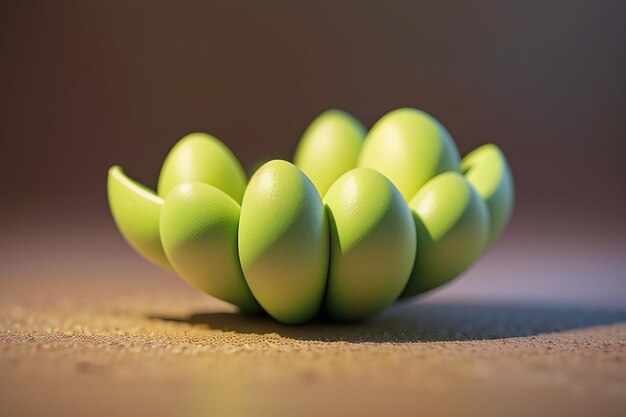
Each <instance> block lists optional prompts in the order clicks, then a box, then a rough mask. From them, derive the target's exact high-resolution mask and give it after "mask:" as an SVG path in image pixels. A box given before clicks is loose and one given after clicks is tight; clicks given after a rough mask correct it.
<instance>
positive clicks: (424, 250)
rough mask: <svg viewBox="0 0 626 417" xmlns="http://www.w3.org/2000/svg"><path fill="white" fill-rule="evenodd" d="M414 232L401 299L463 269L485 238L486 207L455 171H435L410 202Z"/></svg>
mask: <svg viewBox="0 0 626 417" xmlns="http://www.w3.org/2000/svg"><path fill="white" fill-rule="evenodd" d="M409 207H410V208H411V210H412V211H413V215H414V220H415V227H416V230H417V255H416V257H415V265H414V267H413V272H412V273H411V278H410V279H409V282H408V284H407V286H406V288H405V289H404V292H403V293H402V296H403V297H409V296H413V295H418V294H421V293H424V292H426V291H430V290H432V289H434V288H436V287H439V286H441V285H443V284H445V283H447V282H449V281H450V280H452V279H453V278H455V277H456V276H457V275H459V274H460V273H462V272H463V271H465V270H466V269H467V268H468V267H469V266H470V265H471V264H472V263H473V262H474V261H475V260H476V259H477V258H478V257H479V256H480V255H481V254H482V252H483V250H484V249H485V246H486V244H487V241H488V239H489V211H488V209H487V206H486V204H485V202H484V201H483V200H482V198H481V197H480V196H479V195H478V193H477V192H476V190H475V189H474V187H472V186H471V185H470V184H469V182H468V181H467V180H466V179H465V178H464V177H463V176H462V175H461V174H459V173H456V172H446V173H443V174H440V175H438V176H436V177H435V178H433V179H432V180H430V181H429V182H428V183H426V185H424V186H423V187H422V188H421V189H420V191H419V192H418V193H417V194H416V195H415V197H414V198H413V199H412V200H411V201H410V202H409Z"/></svg>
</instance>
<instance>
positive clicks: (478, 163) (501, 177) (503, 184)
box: [461, 144, 515, 243]
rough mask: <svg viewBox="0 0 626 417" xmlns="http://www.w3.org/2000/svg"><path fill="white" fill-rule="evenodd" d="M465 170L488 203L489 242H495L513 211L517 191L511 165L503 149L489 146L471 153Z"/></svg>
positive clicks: (464, 165) (463, 162) (464, 164)
mask: <svg viewBox="0 0 626 417" xmlns="http://www.w3.org/2000/svg"><path fill="white" fill-rule="evenodd" d="M461 170H462V171H463V173H464V174H465V178H467V180H468V181H469V182H470V184H472V185H473V186H474V188H476V191H478V194H479V195H480V196H481V197H482V198H483V200H485V202H486V203H487V207H488V208H489V214H490V231H489V243H493V241H495V240H496V239H497V237H498V236H499V235H500V234H501V233H502V231H503V230H504V228H505V227H506V225H507V223H508V222H509V219H510V218H511V214H512V212H513V204H514V200H515V189H514V186H513V175H512V174H511V169H510V168H509V164H508V163H507V161H506V158H505V157H504V154H503V153H502V151H501V150H500V148H498V147H497V146H496V145H493V144H487V145H483V146H481V147H479V148H476V149H474V150H473V151H472V152H470V153H469V154H467V155H466V156H465V158H463V160H462V161H461Z"/></svg>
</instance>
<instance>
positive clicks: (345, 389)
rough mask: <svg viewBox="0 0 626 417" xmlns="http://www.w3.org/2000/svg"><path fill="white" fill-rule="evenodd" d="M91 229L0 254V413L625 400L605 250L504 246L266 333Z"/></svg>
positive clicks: (618, 281) (429, 411)
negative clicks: (401, 289) (374, 297)
mask: <svg viewBox="0 0 626 417" xmlns="http://www.w3.org/2000/svg"><path fill="white" fill-rule="evenodd" d="M109 232H110V230H108V229H107V232H106V233H104V235H105V237H106V238H102V234H98V233H93V234H85V233H78V232H76V233H73V232H68V234H66V235H65V236H64V238H63V239H61V240H60V241H58V242H55V240H54V236H58V234H55V233H52V234H50V235H46V236H48V237H46V236H43V235H42V236H40V237H41V239H39V240H38V241H36V243H33V240H32V239H30V240H29V239H23V240H21V241H20V240H17V241H16V240H14V241H13V244H12V245H11V247H5V248H4V249H5V250H4V253H5V255H6V254H8V255H7V256H6V257H5V258H4V259H3V264H2V276H1V279H0V352H1V354H0V415H2V416H44V415H45V416H82V415H90V416H99V415H102V416H113V415H115V416H125V415H129V416H130V415H132V416H135V415H152V416H161V415H163V416H199V415H207V416H221V415H225V416H244V415H254V416H283V415H284V416H318V415H342V416H343V415H357V416H380V415H400V416H404V415H406V416H409V415H411V416H415V415H427V416H458V415H468V416H504V415H507V416H590V415H594V416H612V415H614V416H618V415H624V410H626V303H625V302H624V295H625V294H626V291H625V288H626V287H625V283H624V275H623V273H624V260H623V257H622V254H623V253H624V252H623V249H624V247H623V246H620V245H608V246H598V245H595V246H594V245H591V246H588V245H587V246H584V247H580V246H576V244H575V243H572V242H569V243H568V246H564V245H554V244H553V242H549V241H541V239H539V240H530V239H526V240H520V239H511V238H509V239H504V240H503V242H502V243H501V244H499V245H497V246H496V247H495V248H494V249H493V250H492V251H491V252H490V253H489V254H488V255H487V256H485V257H484V258H483V259H482V260H481V261H480V262H479V263H478V265H476V266H475V267H474V268H473V269H472V270H471V271H469V272H468V273H467V274H465V275H464V277H463V278H461V279H459V280H458V281H457V282H455V283H454V284H452V285H450V286H448V287H446V288H444V289H443V290H441V291H438V292H436V293H435V294H433V295H429V296H427V297H425V298H423V299H421V300H414V301H410V302H407V303H404V304H400V305H397V306H394V307H393V308H391V309H389V310H387V311H385V312H384V313H382V314H380V315H378V316H376V317H374V318H373V319H371V320H369V321H367V322H364V323H361V324H351V325H348V324H333V323H327V322H322V321H319V322H315V323H311V324H308V325H305V326H282V325H279V324H276V323H275V322H273V321H272V320H270V319H268V318H267V317H263V316H261V317H247V316H243V315H240V314H237V313H236V312H235V310H234V309H233V308H231V307H230V306H229V305H227V304H225V303H222V302H220V301H216V300H214V299H211V298H210V297H208V296H205V295H204V294H201V293H199V292H197V291H195V290H193V289H191V288H189V287H188V286H187V285H186V284H184V283H183V282H182V281H180V280H179V279H178V278H176V277H175V276H173V275H171V274H169V273H167V272H163V271H160V270H158V269H156V268H154V267H152V266H150V265H149V264H147V263H146V262H144V261H143V260H141V259H139V258H138V257H137V256H135V255H134V254H132V253H131V251H130V249H128V248H127V247H126V246H125V244H124V243H123V242H122V241H121V240H120V239H119V238H118V237H117V236H116V235H114V234H113V233H112V232H111V233H109ZM559 248H560V249H559ZM594 248H595V249H594ZM607 248H613V249H611V250H609V249H607ZM38 251H39V252H38ZM35 254H37V256H35ZM548 254H549V255H548ZM574 254H578V255H577V256H574ZM598 282H600V283H601V284H602V285H598Z"/></svg>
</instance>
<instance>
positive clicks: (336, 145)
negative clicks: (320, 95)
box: [294, 110, 366, 196]
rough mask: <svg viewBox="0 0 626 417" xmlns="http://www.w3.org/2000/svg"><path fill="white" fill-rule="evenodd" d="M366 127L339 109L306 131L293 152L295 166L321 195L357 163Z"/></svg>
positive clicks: (326, 115) (319, 118)
mask: <svg viewBox="0 0 626 417" xmlns="http://www.w3.org/2000/svg"><path fill="white" fill-rule="evenodd" d="M365 133H366V130H365V127H364V126H363V125H362V124H361V122H359V121H358V120H357V119H355V118H354V117H352V116H351V115H349V114H348V113H346V112H344V111H341V110H328V111H326V112H324V113H322V114H321V115H319V116H318V117H317V118H316V119H315V120H314V121H313V122H312V123H311V124H310V125H309V127H308V128H307V129H306V131H305V132H304V134H303V135H302V139H300V143H299V144H298V147H297V149H296V153H295V157H294V164H295V165H296V166H297V167H298V168H300V169H301V170H302V172H304V173H305V174H306V175H307V176H308V177H309V179H310V180H311V181H312V182H313V184H315V187H316V188H317V190H318V191H319V193H320V195H321V196H324V195H325V194H326V191H327V190H328V188H329V187H330V186H331V185H332V184H333V182H335V180H336V179H337V178H339V177H340V176H341V175H343V174H344V173H346V172H348V171H349V170H351V169H352V168H355V167H356V165H357V162H358V158H359V153H360V152H361V146H362V145H363V139H364V138H365Z"/></svg>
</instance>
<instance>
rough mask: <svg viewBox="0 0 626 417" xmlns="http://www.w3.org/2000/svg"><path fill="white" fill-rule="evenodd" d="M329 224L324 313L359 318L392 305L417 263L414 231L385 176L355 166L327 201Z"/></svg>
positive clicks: (410, 218) (346, 318)
mask: <svg viewBox="0 0 626 417" xmlns="http://www.w3.org/2000/svg"><path fill="white" fill-rule="evenodd" d="M324 204H325V205H326V208H327V212H328V216H329V222H330V236H331V243H330V250H331V252H330V253H331V255H330V268H329V271H330V272H329V277H328V284H327V285H328V287H327V290H326V299H325V304H324V311H325V313H326V314H327V315H328V316H330V317H332V318H335V319H340V320H360V319H364V318H366V317H368V316H370V315H372V314H375V313H377V312H379V311H380V310H382V309H383V308H385V307H387V306H389V305H391V304H392V303H393V302H394V301H395V300H396V299H397V298H398V296H399V295H400V293H401V292H402V290H403V288H404V287H405V285H406V283H407V280H408V279H409V275H410V273H411V269H412V267H413V262H414V260H415V245H416V237H415V227H414V224H413V217H412V215H411V211H410V210H409V208H408V206H407V204H406V202H405V201H404V198H403V197H402V195H401V194H400V192H399V191H398V190H397V189H396V187H394V185H393V184H392V183H391V182H390V181H389V180H388V179H387V178H385V177H384V176H383V175H382V174H380V173H378V172H377V171H374V170H372V169H369V168H356V169H353V170H351V171H349V172H347V173H346V174H344V175H343V176H341V177H340V178H339V179H338V180H337V181H336V182H335V183H334V184H333V185H332V187H331V188H330V189H329V190H328V193H327V194H326V196H325V198H324Z"/></svg>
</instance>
